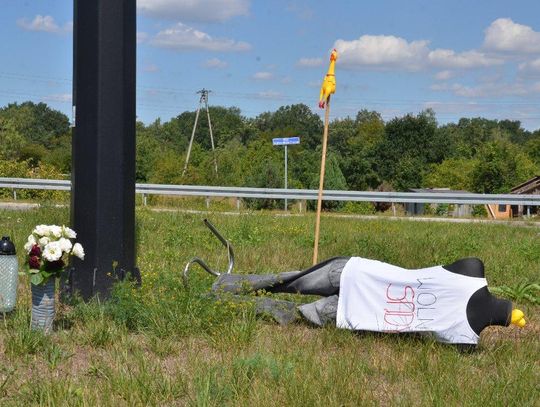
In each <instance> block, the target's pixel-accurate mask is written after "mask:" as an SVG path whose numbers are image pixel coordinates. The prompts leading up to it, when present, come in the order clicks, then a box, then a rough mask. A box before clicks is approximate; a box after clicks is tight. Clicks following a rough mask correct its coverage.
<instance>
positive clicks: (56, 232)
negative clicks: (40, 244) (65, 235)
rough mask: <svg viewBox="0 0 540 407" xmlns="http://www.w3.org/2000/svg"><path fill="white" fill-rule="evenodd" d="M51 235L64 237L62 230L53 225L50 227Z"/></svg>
mask: <svg viewBox="0 0 540 407" xmlns="http://www.w3.org/2000/svg"><path fill="white" fill-rule="evenodd" d="M49 230H50V233H51V235H52V236H54V237H56V238H58V237H61V236H62V228H61V227H60V226H56V225H51V226H50V227H49Z"/></svg>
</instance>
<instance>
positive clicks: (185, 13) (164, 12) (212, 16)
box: [137, 0, 250, 22]
mask: <svg viewBox="0 0 540 407" xmlns="http://www.w3.org/2000/svg"><path fill="white" fill-rule="evenodd" d="M249 5H250V1H249V0H137V9H138V11H139V12H140V13H141V14H144V15H147V16H150V17H157V18H165V19H171V20H181V21H204V22H211V21H225V20H228V19H230V18H232V17H236V16H245V15H248V13H249Z"/></svg>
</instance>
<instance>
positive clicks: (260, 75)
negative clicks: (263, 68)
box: [252, 72, 274, 81]
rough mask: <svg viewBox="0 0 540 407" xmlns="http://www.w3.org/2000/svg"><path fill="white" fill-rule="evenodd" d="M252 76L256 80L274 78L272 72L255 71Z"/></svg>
mask: <svg viewBox="0 0 540 407" xmlns="http://www.w3.org/2000/svg"><path fill="white" fill-rule="evenodd" d="M252 78H253V79H255V80H257V81H268V80H270V79H273V78H274V74H273V73H272V72H256V73H255V74H254V75H253V77H252Z"/></svg>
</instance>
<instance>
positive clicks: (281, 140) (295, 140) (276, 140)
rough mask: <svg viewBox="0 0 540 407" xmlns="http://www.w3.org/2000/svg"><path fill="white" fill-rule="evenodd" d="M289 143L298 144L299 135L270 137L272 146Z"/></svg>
mask: <svg viewBox="0 0 540 407" xmlns="http://www.w3.org/2000/svg"><path fill="white" fill-rule="evenodd" d="M289 144H300V137H283V138H273V139H272V145H274V146H286V145H289Z"/></svg>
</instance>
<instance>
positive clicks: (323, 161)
mask: <svg viewBox="0 0 540 407" xmlns="http://www.w3.org/2000/svg"><path fill="white" fill-rule="evenodd" d="M329 116H330V96H328V100H327V101H326V111H325V112H324V133H323V145H322V158H321V175H320V177H319V195H318V196H317V218H316V220H315V244H314V247H313V265H315V264H317V257H318V255H319V229H320V224H321V207H322V193H323V187H324V172H325V167H326V144H327V141H328V118H329Z"/></svg>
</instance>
